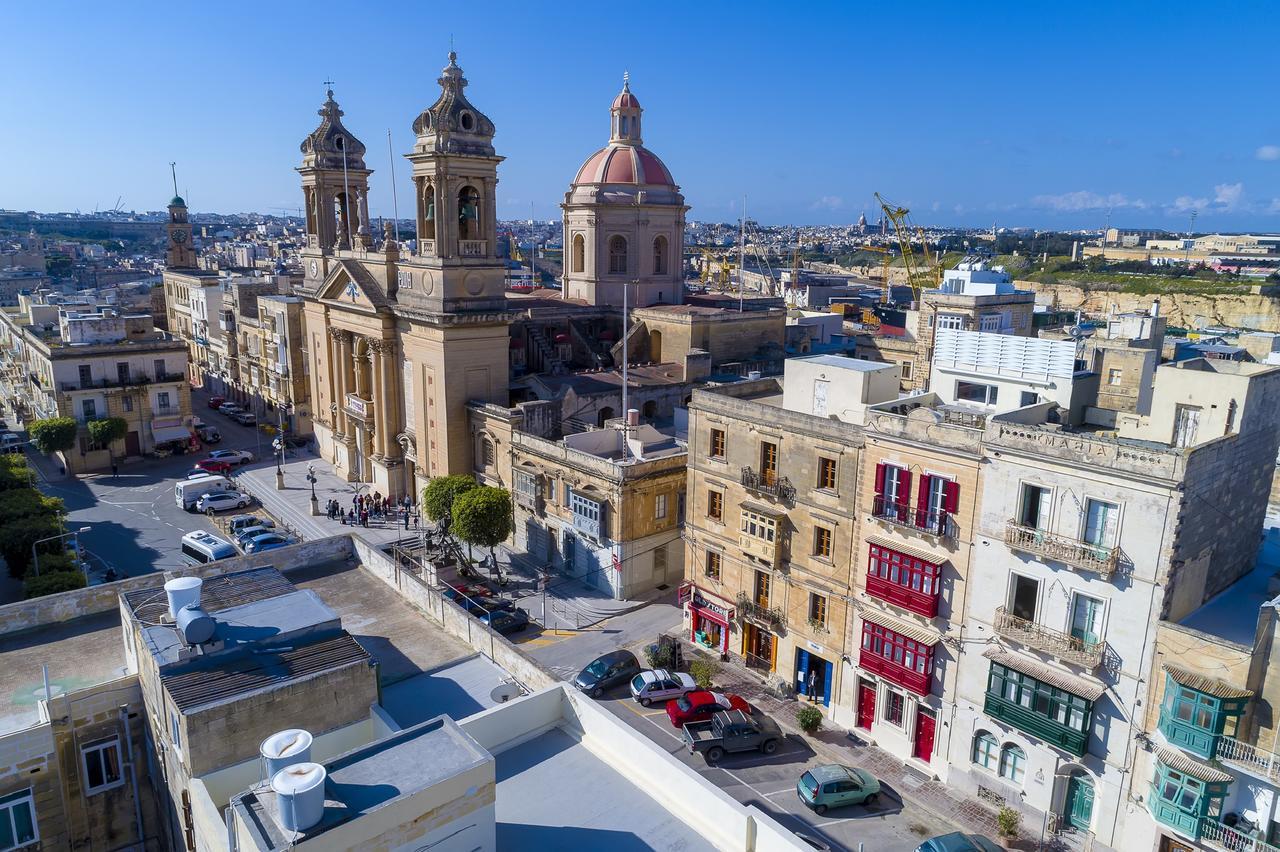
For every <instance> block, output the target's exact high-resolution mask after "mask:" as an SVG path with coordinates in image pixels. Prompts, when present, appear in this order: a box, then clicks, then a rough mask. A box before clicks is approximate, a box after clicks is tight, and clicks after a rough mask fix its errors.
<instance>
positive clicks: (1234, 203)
mask: <svg viewBox="0 0 1280 852" xmlns="http://www.w3.org/2000/svg"><path fill="white" fill-rule="evenodd" d="M1243 196H1244V184H1243V183H1220V184H1218V185H1217V186H1215V187H1214V188H1213V203H1214V204H1221V205H1222V206H1223V207H1225V208H1226V209H1228V210H1235V209H1236V208H1237V207H1238V206H1240V201H1241V200H1242V198H1243Z"/></svg>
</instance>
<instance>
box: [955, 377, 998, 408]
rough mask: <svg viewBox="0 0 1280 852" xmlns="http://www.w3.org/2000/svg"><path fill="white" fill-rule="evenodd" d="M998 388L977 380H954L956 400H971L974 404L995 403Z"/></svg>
mask: <svg viewBox="0 0 1280 852" xmlns="http://www.w3.org/2000/svg"><path fill="white" fill-rule="evenodd" d="M999 391H1000V389H999V388H998V387H996V386H995V385H984V384H980V383H978V382H962V381H957V382H956V401H957V402H972V403H974V404H976V405H995V404H996V397H997V396H998V395H999Z"/></svg>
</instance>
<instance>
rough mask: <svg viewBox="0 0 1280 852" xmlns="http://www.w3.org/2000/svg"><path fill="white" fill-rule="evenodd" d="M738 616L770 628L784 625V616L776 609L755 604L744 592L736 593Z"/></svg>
mask: <svg viewBox="0 0 1280 852" xmlns="http://www.w3.org/2000/svg"><path fill="white" fill-rule="evenodd" d="M736 603H737V607H738V615H739V616H740V617H742V618H746V619H750V620H751V621H755V622H759V623H763V624H765V625H766V626H768V627H770V628H778V627H782V626H783V625H784V624H786V621H787V616H786V614H785V613H784V612H783V611H782V610H780V609H778V608H777V607H771V606H767V605H764V604H760V603H757V602H756V601H755V600H753V599H752V598H751V597H750V596H749V595H748V594H747V593H746V592H738V598H737V601H736Z"/></svg>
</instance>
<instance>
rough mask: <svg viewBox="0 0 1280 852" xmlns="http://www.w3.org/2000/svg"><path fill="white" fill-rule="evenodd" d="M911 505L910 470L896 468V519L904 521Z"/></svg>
mask: <svg viewBox="0 0 1280 852" xmlns="http://www.w3.org/2000/svg"><path fill="white" fill-rule="evenodd" d="M910 505H911V471H909V470H907V469H906V468H898V520H899V521H901V522H902V523H906V521H907V514H908V512H909V511H910V509H909V508H908V507H909V506H910Z"/></svg>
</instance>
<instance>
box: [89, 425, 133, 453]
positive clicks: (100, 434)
mask: <svg viewBox="0 0 1280 852" xmlns="http://www.w3.org/2000/svg"><path fill="white" fill-rule="evenodd" d="M128 431H129V422H128V421H127V420H125V419H124V418H123V417H104V418H103V419H101V420H90V421H89V440H90V441H93V442H94V443H95V444H97V445H98V446H99V447H103V448H107V447H110V446H111V445H112V444H113V443H115V442H116V441H119V440H120V439H121V438H123V437H124V436H125V433H126V432H128Z"/></svg>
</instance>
